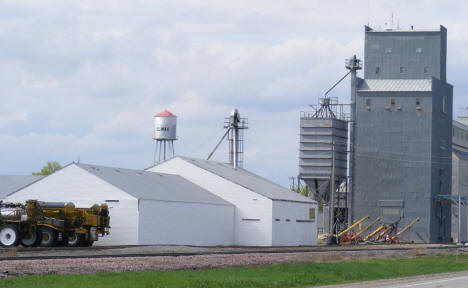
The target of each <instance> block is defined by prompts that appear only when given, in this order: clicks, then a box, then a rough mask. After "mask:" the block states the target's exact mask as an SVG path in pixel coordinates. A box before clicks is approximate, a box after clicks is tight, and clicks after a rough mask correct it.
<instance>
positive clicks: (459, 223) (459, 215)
mask: <svg viewBox="0 0 468 288" xmlns="http://www.w3.org/2000/svg"><path fill="white" fill-rule="evenodd" d="M461 216H462V215H461V197H460V189H458V243H457V246H463V244H462V242H461Z"/></svg>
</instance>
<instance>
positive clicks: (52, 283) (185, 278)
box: [0, 255, 468, 288]
mask: <svg viewBox="0 0 468 288" xmlns="http://www.w3.org/2000/svg"><path fill="white" fill-rule="evenodd" d="M463 270H468V255H460V256H458V260H456V257H455V256H454V255H438V256H436V257H418V258H412V259H394V260H383V259H373V260H365V261H345V262H335V263H309V264H281V265H274V266H262V267H238V268H224V269H210V270H197V271H172V272H160V271H152V272H124V273H97V274H85V275H36V276H27V277H18V278H7V279H3V280H0V287H29V288H34V287H38V288H39V287H47V288H51V287H90V288H93V287H96V288H97V287H99V288H103V287H158V288H162V287H168V288H169V287H171V288H172V287H184V288H186V287H196V288H204V287H210V288H211V287H227V288H237V287H239V288H249V287H262V288H263V287H264V288H267V287H268V288H271V287H309V286H318V285H330V284H342V283H350V282H359V281H367V280H378V279H386V278H396V277H406V276H415V275H422V274H434V273H442V272H455V271H463Z"/></svg>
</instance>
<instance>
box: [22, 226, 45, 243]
mask: <svg viewBox="0 0 468 288" xmlns="http://www.w3.org/2000/svg"><path fill="white" fill-rule="evenodd" d="M20 242H21V245H23V246H24V247H36V246H39V245H40V244H41V242H42V232H41V231H39V230H36V231H34V232H30V233H29V234H24V235H22V237H21V241H20Z"/></svg>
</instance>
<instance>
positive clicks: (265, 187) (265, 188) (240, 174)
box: [168, 156, 315, 203]
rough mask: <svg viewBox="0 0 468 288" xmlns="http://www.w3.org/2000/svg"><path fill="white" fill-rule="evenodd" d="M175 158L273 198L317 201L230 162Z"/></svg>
mask: <svg viewBox="0 0 468 288" xmlns="http://www.w3.org/2000/svg"><path fill="white" fill-rule="evenodd" d="M175 158H179V159H181V160H184V161H186V162H188V163H191V164H193V165H195V166H197V167H199V168H201V169H204V170H206V171H208V172H211V173H213V174H215V175H217V176H219V177H222V178H224V179H226V180H228V181H231V182H233V183H235V184H237V185H239V186H242V187H244V188H246V189H249V190H251V191H253V192H255V193H258V194H260V195H262V196H264V197H266V198H269V199H271V200H279V201H292V202H307V203H315V201H314V200H312V199H310V198H307V197H305V196H302V195H301V194H298V193H296V192H293V191H291V190H289V189H288V188H285V187H283V186H281V185H279V184H276V183H274V182H271V181H269V180H267V179H265V178H263V177H260V176H258V175H256V174H254V173H251V172H249V171H247V170H245V169H242V168H234V167H232V166H231V165H229V164H226V163H221V162H216V161H211V160H203V159H197V158H190V157H183V156H176V157H175ZM168 161H171V160H168ZM182 176H183V175H182Z"/></svg>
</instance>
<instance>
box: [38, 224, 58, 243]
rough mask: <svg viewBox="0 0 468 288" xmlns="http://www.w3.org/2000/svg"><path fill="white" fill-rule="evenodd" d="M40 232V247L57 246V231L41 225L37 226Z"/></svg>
mask: <svg viewBox="0 0 468 288" xmlns="http://www.w3.org/2000/svg"><path fill="white" fill-rule="evenodd" d="M39 231H40V233H42V241H41V246H42V247H55V246H57V231H55V230H54V229H52V228H50V227H46V226H42V227H40V228H39Z"/></svg>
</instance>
